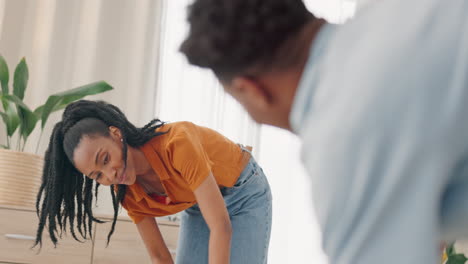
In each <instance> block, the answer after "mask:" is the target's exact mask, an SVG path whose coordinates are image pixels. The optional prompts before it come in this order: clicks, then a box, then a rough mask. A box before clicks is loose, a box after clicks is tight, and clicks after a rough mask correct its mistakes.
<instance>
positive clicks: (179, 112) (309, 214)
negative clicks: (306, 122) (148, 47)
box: [156, 0, 355, 264]
mask: <svg viewBox="0 0 468 264" xmlns="http://www.w3.org/2000/svg"><path fill="white" fill-rule="evenodd" d="M191 2H192V0H178V1H174V0H171V1H169V0H166V1H164V15H163V17H164V19H163V30H162V39H161V47H162V49H161V64H160V65H161V67H160V74H159V76H160V81H159V82H158V85H159V86H158V87H159V89H158V96H157V98H158V102H157V105H156V113H157V116H158V117H160V118H161V119H163V120H167V121H176V120H189V121H192V122H195V123H197V124H200V125H204V126H207V127H211V128H214V129H216V130H218V131H219V132H221V133H223V134H224V135H226V136H228V137H229V138H231V139H232V140H235V141H237V142H241V143H245V144H250V145H252V146H253V147H254V150H255V152H254V155H255V156H256V158H257V160H258V161H259V163H260V165H261V166H262V167H263V168H264V170H265V173H266V175H267V177H268V179H269V181H270V185H271V188H272V192H273V229H272V237H271V244H270V252H269V261H268V263H270V264H280V263H281V264H282V263H317V264H323V263H326V262H327V261H326V258H325V256H324V254H323V253H322V251H321V248H320V243H321V241H320V233H319V230H318V227H317V222H316V219H315V216H314V211H313V205H312V203H311V194H310V188H309V187H310V182H309V180H308V178H307V176H306V173H305V172H304V169H303V167H302V165H301V164H300V161H299V148H300V142H299V140H298V139H297V138H296V137H295V136H294V135H292V134H290V133H288V132H285V131H282V130H280V129H276V128H273V127H270V126H259V125H256V124H254V123H253V122H252V121H251V120H250V119H249V118H248V116H247V114H246V113H245V112H244V111H243V110H242V108H241V107H240V106H239V105H238V104H237V103H236V102H235V101H234V100H233V99H232V98H230V97H229V96H228V95H227V94H226V93H224V92H223V91H222V87H220V85H219V83H218V82H217V80H216V79H215V78H214V76H213V75H212V73H211V72H210V71H208V70H204V69H200V68H197V67H193V66H190V65H189V64H188V63H187V62H186V60H185V58H184V56H183V55H182V54H181V53H179V52H178V48H179V46H180V44H181V42H182V40H183V39H184V38H185V36H186V34H187V31H188V25H187V23H186V7H187V6H188V5H189V3H191ZM305 2H306V4H307V6H308V8H310V10H312V11H313V12H314V13H315V14H317V15H318V16H320V17H325V18H327V19H328V20H329V21H331V22H333V23H342V22H344V21H345V20H346V19H348V18H349V17H351V16H352V15H353V14H354V9H355V2H354V1H349V0H346V1H344V0H343V1H342V0H333V1H331V0H330V1H321V0H315V1H313V0H309V1H305Z"/></svg>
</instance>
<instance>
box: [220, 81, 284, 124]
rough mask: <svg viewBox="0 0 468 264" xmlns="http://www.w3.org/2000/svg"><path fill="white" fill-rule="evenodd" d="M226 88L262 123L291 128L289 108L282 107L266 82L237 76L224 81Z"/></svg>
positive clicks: (251, 115)
mask: <svg viewBox="0 0 468 264" xmlns="http://www.w3.org/2000/svg"><path fill="white" fill-rule="evenodd" d="M222 85H223V87H224V90H225V91H226V92H227V93H228V94H230V95H231V96H232V97H234V99H236V100H237V101H238V102H239V103H240V104H241V105H242V106H243V107H244V109H245V110H246V111H247V112H248V113H249V115H250V117H252V119H253V120H254V121H255V122H257V123H260V124H267V125H272V126H276V127H280V128H284V129H289V121H288V115H289V112H288V110H287V109H284V108H282V107H281V105H280V104H279V103H278V100H275V96H274V95H273V94H272V93H271V91H272V89H270V87H268V86H267V85H266V84H264V83H261V82H259V81H256V80H251V79H247V78H244V77H236V78H234V79H233V80H232V81H231V82H230V83H226V82H222Z"/></svg>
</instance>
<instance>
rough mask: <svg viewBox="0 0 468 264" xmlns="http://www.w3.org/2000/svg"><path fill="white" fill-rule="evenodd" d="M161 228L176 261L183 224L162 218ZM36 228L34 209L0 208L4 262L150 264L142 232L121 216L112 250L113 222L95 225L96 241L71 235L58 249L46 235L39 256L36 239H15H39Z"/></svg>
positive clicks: (0, 245)
mask: <svg viewBox="0 0 468 264" xmlns="http://www.w3.org/2000/svg"><path fill="white" fill-rule="evenodd" d="M98 217H99V218H100V219H102V220H106V221H110V220H111V217H110V216H109V215H98ZM158 226H159V228H160V230H161V233H162V234H163V237H164V240H165V241H166V244H167V246H168V248H169V250H170V251H171V252H172V253H173V257H174V260H175V250H176V248H177V239H178V232H179V225H178V223H176V222H171V221H168V220H162V219H158ZM36 229H37V215H36V212H35V211H34V209H32V208H30V207H24V206H11V205H0V263H38V264H42V263H44V264H46V263H47V264H55V263H57V264H59V263H60V264H62V263H67V264H68V263H72V264H73V263H79V264H86V263H92V264H108V263H109V264H110V263H112V264H114V263H150V259H149V256H148V253H147V252H146V248H145V245H144V244H143V241H142V240H141V238H140V235H139V233H138V230H137V228H136V226H135V224H134V223H133V222H131V221H130V220H129V218H128V217H119V221H118V222H117V224H116V227H115V232H114V234H113V236H112V238H111V242H110V244H109V246H108V247H106V242H107V234H108V233H109V230H110V223H105V224H94V226H93V229H94V234H93V237H94V241H86V242H85V243H79V242H77V241H75V240H74V239H73V238H71V236H70V235H69V236H68V237H64V239H62V240H59V244H58V246H57V248H54V246H53V244H52V242H50V239H49V237H48V234H46V233H44V235H43V241H44V244H43V247H42V250H41V252H40V254H36V253H37V252H38V251H37V249H33V250H31V249H30V248H31V246H32V245H33V241H32V240H24V239H15V238H11V237H15V236H16V237H18V236H19V237H20V238H21V236H25V238H26V239H27V238H31V239H32V238H35V233H36ZM7 236H10V238H8V237H7Z"/></svg>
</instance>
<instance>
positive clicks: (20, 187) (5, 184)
mask: <svg viewBox="0 0 468 264" xmlns="http://www.w3.org/2000/svg"><path fill="white" fill-rule="evenodd" d="M43 166H44V158H43V157H41V156H38V155H35V154H31V153H26V152H18V151H12V150H5V149H0V204H1V205H13V206H21V207H31V208H34V207H35V205H36V196H37V192H38V191H39V187H40V185H41V178H42V168H43Z"/></svg>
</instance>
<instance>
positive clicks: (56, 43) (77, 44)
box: [0, 0, 162, 214]
mask: <svg viewBox="0 0 468 264" xmlns="http://www.w3.org/2000/svg"><path fill="white" fill-rule="evenodd" d="M161 4H162V2H161V1H153V0H138V1H127V0H80V1H61V0H41V1H30V0H8V1H7V0H0V53H1V54H2V55H3V56H4V57H5V59H6V60H7V63H8V65H9V66H10V74H11V73H12V72H13V70H14V67H15V66H16V64H17V63H18V62H19V60H20V59H21V58H22V57H25V58H26V61H27V63H28V66H29V84H28V88H27V90H26V95H25V101H26V103H27V104H28V105H29V106H30V107H32V108H35V107H37V106H39V105H41V104H43V103H44V102H45V100H46V99H47V97H48V96H49V95H50V94H52V93H55V92H59V91H63V90H66V89H70V88H73V87H76V86H79V85H83V84H86V83H90V82H94V81H97V80H105V81H107V82H109V83H110V84H111V85H112V86H114V88H115V89H114V90H113V91H110V92H107V93H104V94H101V95H98V96H94V97H90V98H92V99H104V100H106V101H108V102H110V103H113V104H115V105H117V106H118V107H120V108H121V109H122V110H123V111H124V112H125V113H126V114H127V116H128V119H129V120H131V121H132V122H134V123H135V124H137V125H144V124H145V123H146V122H148V121H149V120H151V118H153V116H154V101H155V96H154V94H155V88H154V87H155V86H156V80H157V65H158V64H157V63H158V54H159V36H160V34H159V29H160V21H161V10H162V8H161ZM11 79H12V78H11ZM11 79H10V80H11ZM59 118H60V114H58V113H56V114H53V115H52V116H51V118H50V120H49V121H48V125H47V126H46V129H45V132H44V136H43V138H42V140H41V142H40V143H41V144H40V148H39V151H38V154H40V155H42V154H43V153H44V150H45V148H46V147H47V144H48V136H49V135H50V131H51V129H52V127H53V124H54V123H56V122H57V120H58V119H59ZM0 131H2V132H3V129H0ZM38 132H39V129H37V128H36V130H35V132H34V133H33V134H32V135H31V138H30V140H29V141H28V143H29V144H27V145H26V151H29V152H34V151H35V147H36V145H35V143H36V142H37V140H38V136H39V135H38V134H39V133H38ZM4 138H5V134H3V135H2V137H1V138H0V140H1V141H3V139H4ZM2 143H3V142H2ZM0 144H1V143H0ZM99 193H100V198H99V199H100V201H99V205H100V206H99V207H98V209H97V211H98V213H105V214H108V213H111V212H112V209H111V208H112V203H111V202H110V201H111V199H110V195H109V192H108V191H107V189H106V190H102V191H101V192H99ZM122 214H125V212H122Z"/></svg>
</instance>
